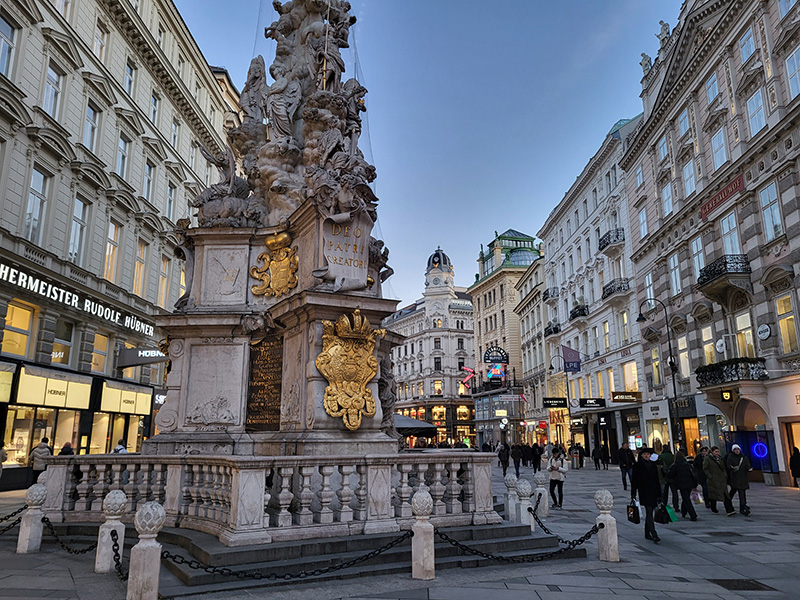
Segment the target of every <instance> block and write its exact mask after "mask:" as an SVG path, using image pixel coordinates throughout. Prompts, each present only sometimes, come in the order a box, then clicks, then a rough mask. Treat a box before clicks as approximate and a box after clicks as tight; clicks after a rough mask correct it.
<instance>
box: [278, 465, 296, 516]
mask: <svg viewBox="0 0 800 600" xmlns="http://www.w3.org/2000/svg"><path fill="white" fill-rule="evenodd" d="M293 473H294V467H279V468H278V475H279V476H280V479H281V483H280V485H281V491H280V492H278V497H277V498H276V500H277V504H278V514H277V515H276V517H275V523H276V525H277V526H278V527H291V525H292V513H290V512H289V505H290V504H291V503H292V500H293V499H294V494H293V493H292V492H291V490H290V489H289V487H290V486H291V484H292V474H293Z"/></svg>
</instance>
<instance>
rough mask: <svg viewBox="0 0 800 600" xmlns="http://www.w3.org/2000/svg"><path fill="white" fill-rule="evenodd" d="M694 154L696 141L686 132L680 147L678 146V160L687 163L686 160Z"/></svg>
mask: <svg viewBox="0 0 800 600" xmlns="http://www.w3.org/2000/svg"><path fill="white" fill-rule="evenodd" d="M693 154H694V139H692V136H691V135H689V132H688V131H687V132H686V135H684V136H683V137H682V138H681V140H680V145H679V146H678V150H677V155H678V158H679V159H680V160H682V161H684V162H685V160H686V159H687V158H688V157H690V156H692V155H693Z"/></svg>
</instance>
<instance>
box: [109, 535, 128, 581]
mask: <svg viewBox="0 0 800 600" xmlns="http://www.w3.org/2000/svg"><path fill="white" fill-rule="evenodd" d="M109 535H110V536H111V550H112V551H113V552H114V570H115V571H116V572H117V577H119V580H120V581H122V582H125V581H128V574H127V573H125V572H124V571H123V570H122V558H121V557H120V555H119V536H118V535H117V532H116V531H114V530H113V529H112V530H111V533H110V534H109Z"/></svg>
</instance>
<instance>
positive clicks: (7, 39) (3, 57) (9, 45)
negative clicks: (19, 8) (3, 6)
mask: <svg viewBox="0 0 800 600" xmlns="http://www.w3.org/2000/svg"><path fill="white" fill-rule="evenodd" d="M16 38H17V28H16V27H14V26H13V25H12V24H11V23H10V22H9V21H8V20H7V19H6V18H5V16H3V15H0V73H2V74H3V75H5V76H6V77H10V76H11V65H12V63H13V60H14V45H15V42H16Z"/></svg>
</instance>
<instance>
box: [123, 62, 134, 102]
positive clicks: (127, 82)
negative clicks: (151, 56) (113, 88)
mask: <svg viewBox="0 0 800 600" xmlns="http://www.w3.org/2000/svg"><path fill="white" fill-rule="evenodd" d="M135 78H136V69H135V68H134V66H133V65H132V64H131V63H130V62H127V63H125V78H124V80H123V82H122V86H123V87H124V88H125V91H126V92H128V95H129V96H130V95H133V82H134V80H135Z"/></svg>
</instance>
